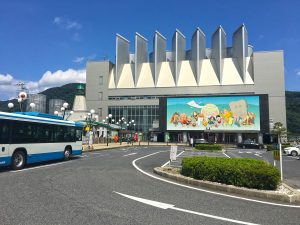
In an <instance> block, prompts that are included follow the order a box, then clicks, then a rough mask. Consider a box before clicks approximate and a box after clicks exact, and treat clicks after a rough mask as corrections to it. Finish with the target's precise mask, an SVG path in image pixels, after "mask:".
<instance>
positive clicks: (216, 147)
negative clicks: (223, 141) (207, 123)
mask: <svg viewBox="0 0 300 225" xmlns="http://www.w3.org/2000/svg"><path fill="white" fill-rule="evenodd" d="M195 148H196V149H197V150H210V151H214V150H222V146H221V145H217V144H196V145H195Z"/></svg>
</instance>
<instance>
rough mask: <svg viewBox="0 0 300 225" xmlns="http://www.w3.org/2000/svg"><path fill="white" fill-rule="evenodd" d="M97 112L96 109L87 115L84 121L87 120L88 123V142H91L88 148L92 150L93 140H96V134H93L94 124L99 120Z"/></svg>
mask: <svg viewBox="0 0 300 225" xmlns="http://www.w3.org/2000/svg"><path fill="white" fill-rule="evenodd" d="M94 114H95V110H94V109H91V110H90V112H89V113H87V115H86V116H84V120H85V123H86V127H87V129H86V131H88V132H89V133H88V135H87V136H88V140H89V143H88V148H92V149H93V141H94V140H93V138H94V132H93V123H94V122H95V121H96V120H97V119H98V116H97V115H95V116H93V115H94Z"/></svg>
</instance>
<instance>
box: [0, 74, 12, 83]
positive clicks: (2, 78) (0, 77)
mask: <svg viewBox="0 0 300 225" xmlns="http://www.w3.org/2000/svg"><path fill="white" fill-rule="evenodd" d="M12 80H13V77H12V75H10V74H6V75H4V74H0V85H4V84H10V83H11V82H12Z"/></svg>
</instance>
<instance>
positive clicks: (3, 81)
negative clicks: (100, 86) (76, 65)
mask: <svg viewBox="0 0 300 225" xmlns="http://www.w3.org/2000/svg"><path fill="white" fill-rule="evenodd" d="M22 81H23V82H25V84H26V88H27V89H28V90H29V93H38V92H41V91H44V90H46V89H48V88H51V87H59V86H62V85H64V84H68V83H85V82H86V70H85V69H82V70H74V69H68V70H66V71H62V70H58V71H56V72H53V73H52V72H51V71H47V72H45V73H44V74H43V75H42V78H41V79H40V80H38V81H30V80H27V81H26V80H25V81H24V80H22ZM18 82H20V80H17V79H14V78H13V76H11V75H9V74H7V75H2V74H0V99H2V100H6V99H11V98H15V97H16V95H17V91H18V87H17V86H16V84H17V83H18Z"/></svg>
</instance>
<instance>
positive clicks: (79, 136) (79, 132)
mask: <svg viewBox="0 0 300 225" xmlns="http://www.w3.org/2000/svg"><path fill="white" fill-rule="evenodd" d="M76 141H82V128H76Z"/></svg>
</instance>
